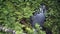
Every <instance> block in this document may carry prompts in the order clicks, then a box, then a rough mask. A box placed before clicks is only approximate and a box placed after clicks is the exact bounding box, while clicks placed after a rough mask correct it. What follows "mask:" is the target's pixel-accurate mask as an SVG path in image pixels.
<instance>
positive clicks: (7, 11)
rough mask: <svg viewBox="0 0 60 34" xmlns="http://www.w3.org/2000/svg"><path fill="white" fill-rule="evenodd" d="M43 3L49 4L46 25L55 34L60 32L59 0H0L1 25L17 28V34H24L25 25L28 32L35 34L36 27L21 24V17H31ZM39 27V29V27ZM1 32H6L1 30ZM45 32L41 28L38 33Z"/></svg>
mask: <svg viewBox="0 0 60 34" xmlns="http://www.w3.org/2000/svg"><path fill="white" fill-rule="evenodd" d="M41 3H45V4H46V6H47V9H48V11H47V14H46V17H47V18H46V22H45V24H44V25H45V27H48V28H49V29H51V30H52V32H53V34H59V33H60V23H59V22H60V12H59V11H60V2H59V0H0V25H3V26H5V27H7V28H11V29H14V30H16V34H23V32H24V31H23V30H22V28H23V27H26V31H27V33H28V34H33V33H34V29H31V27H29V25H28V26H27V24H25V25H22V24H20V22H19V21H20V19H21V18H23V17H25V18H27V19H28V18H30V16H32V13H33V12H34V10H35V9H38V7H39V6H40V4H41ZM37 29H39V28H38V27H37ZM0 33H1V34H4V33H5V32H4V33H2V32H0ZM42 33H43V34H45V32H44V31H42V30H39V32H38V34H42Z"/></svg>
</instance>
